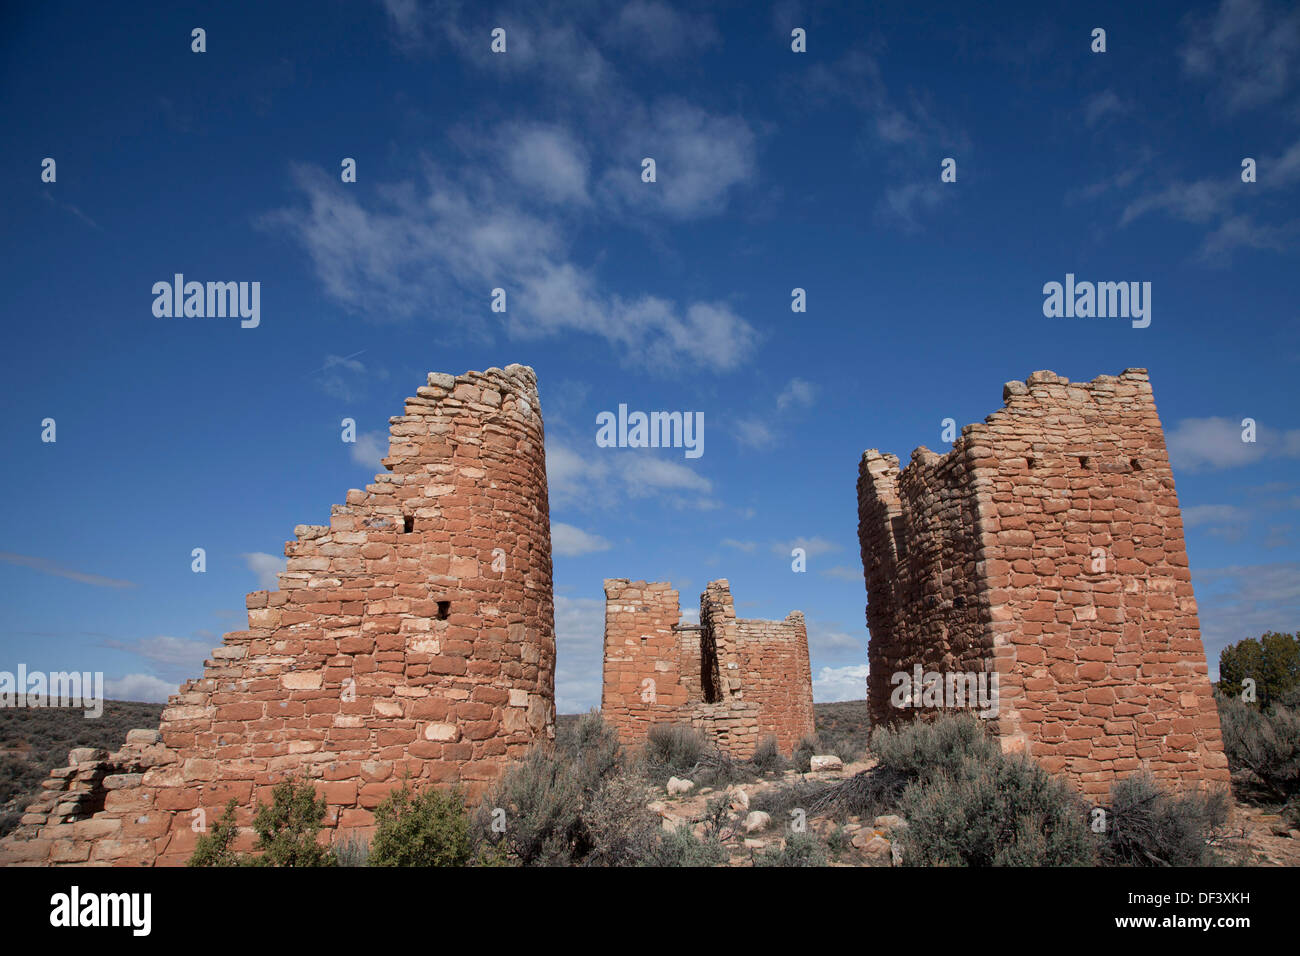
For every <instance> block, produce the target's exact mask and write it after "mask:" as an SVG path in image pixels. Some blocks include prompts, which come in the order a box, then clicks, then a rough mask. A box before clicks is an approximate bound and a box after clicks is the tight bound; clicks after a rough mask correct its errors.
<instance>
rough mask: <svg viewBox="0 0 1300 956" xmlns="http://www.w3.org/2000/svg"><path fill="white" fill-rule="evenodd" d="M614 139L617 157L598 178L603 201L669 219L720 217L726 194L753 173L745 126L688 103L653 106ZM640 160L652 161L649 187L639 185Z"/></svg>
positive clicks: (750, 144) (751, 141) (752, 139)
mask: <svg viewBox="0 0 1300 956" xmlns="http://www.w3.org/2000/svg"><path fill="white" fill-rule="evenodd" d="M619 136H620V139H621V141H622V143H623V146H622V149H621V150H620V154H619V156H618V157H616V161H615V163H614V164H613V165H611V166H610V167H609V168H608V169H607V170H606V172H605V174H604V176H602V179H601V184H602V187H603V189H604V191H605V192H606V194H607V196H608V197H609V198H611V199H612V200H615V201H617V202H619V203H620V204H623V205H626V206H628V207H630V208H633V209H649V210H652V211H657V212H660V213H663V214H665V215H667V216H669V217H670V218H673V219H680V220H685V219H695V218H698V217H701V216H707V215H713V214H715V213H718V212H720V211H721V210H722V209H723V207H724V206H725V205H726V200H727V198H728V194H729V193H730V192H731V191H732V190H733V189H734V188H736V187H738V186H741V185H743V184H745V183H748V182H750V181H751V180H752V179H753V178H754V175H755V171H756V168H757V159H756V148H755V147H756V140H755V136H754V133H753V131H752V130H751V129H750V128H749V124H748V123H746V122H745V121H744V120H743V119H741V118H740V117H737V116H718V115H714V114H712V113H707V112H705V111H704V110H702V109H700V108H699V107H697V106H693V105H691V104H689V103H683V102H677V101H669V102H663V103H659V104H656V105H655V106H654V107H653V108H652V109H650V110H646V111H642V112H640V115H639V116H638V117H637V118H636V119H634V120H633V121H631V122H629V124H628V126H627V128H626V129H624V130H623V131H622V132H621V133H620V134H619ZM646 157H649V158H651V159H653V160H654V161H655V177H656V181H655V182H653V183H646V182H642V180H641V173H642V165H641V164H642V160H643V159H645V158H646Z"/></svg>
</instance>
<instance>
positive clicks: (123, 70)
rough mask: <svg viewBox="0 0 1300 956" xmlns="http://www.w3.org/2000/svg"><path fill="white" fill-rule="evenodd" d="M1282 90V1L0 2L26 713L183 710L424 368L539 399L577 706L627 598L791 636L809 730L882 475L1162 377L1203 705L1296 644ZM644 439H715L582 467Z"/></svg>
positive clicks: (832, 678) (1289, 256) (848, 650)
mask: <svg viewBox="0 0 1300 956" xmlns="http://www.w3.org/2000/svg"><path fill="white" fill-rule="evenodd" d="M196 27H201V28H203V29H204V30H206V46H207V50H206V52H204V53H195V52H192V51H191V30H192V29H194V28H196ZM494 27H502V28H504V29H505V30H506V52H505V53H504V54H493V53H492V52H491V50H490V48H489V47H490V43H491V31H492V30H493V28H494ZM796 27H798V28H802V29H804V30H806V35H807V52H806V53H802V54H801V53H795V52H793V51H792V50H791V30H792V29H794V28H796ZM1095 27H1101V28H1104V29H1105V30H1106V38H1107V50H1106V52H1105V53H1093V52H1092V51H1091V49H1090V45H1091V42H1092V39H1091V34H1092V30H1093V29H1094V28H1095ZM1298 64H1300V11H1297V9H1296V8H1294V7H1292V6H1288V5H1284V4H1280V3H1268V2H1263V0H1259V2H1254V0H1225V2H1222V3H1218V4H1215V3H1202V4H1191V5H1189V4H1185V3H1164V4H1162V3H1150V4H1139V5H1135V4H1105V5H1090V9H1087V10H1085V9H1083V5H1080V4H1059V5H1058V4H1041V3H1035V4H1024V5H1015V4H1011V5H998V9H996V10H987V9H984V5H972V4H965V3H952V4H930V3H883V4H871V5H865V4H845V5H843V6H836V7H832V6H824V5H817V6H813V5H811V4H809V5H800V4H797V3H777V4H775V5H773V6H770V7H763V6H760V5H751V4H741V3H719V4H708V5H694V4H693V5H691V6H690V7H685V6H680V7H675V6H670V5H668V4H667V3H662V2H658V0H633V2H630V3H615V4H609V3H568V4H559V5H557V4H550V3H546V2H539V3H528V4H521V5H518V6H513V7H512V6H500V5H497V4H492V3H482V4H478V3H475V4H464V5H455V4H421V3H416V2H413V0H384V2H348V3H344V2H338V0H319V2H313V3H310V4H306V3H304V4H289V3H283V4H280V3H277V4H264V3H251V2H224V3H221V4H212V5H206V4H195V3H176V4H167V5H159V7H158V9H156V10H154V11H152V12H143V11H140V12H135V11H133V12H130V13H123V12H121V11H118V10H110V9H109V8H107V7H105V6H104V5H102V4H54V3H46V4H35V3H32V4H26V5H8V6H7V7H6V9H5V12H4V13H3V14H0V113H2V115H4V117H5V123H4V124H3V127H2V128H0V144H2V145H3V148H0V164H2V165H0V170H2V173H3V175H2V176H0V217H3V230H2V231H0V235H2V236H3V239H2V241H3V256H0V279H2V281H3V288H4V295H3V299H0V301H2V302H3V307H4V324H5V332H6V342H5V346H6V347H5V348H4V349H3V353H2V355H3V357H2V358H0V361H2V362H3V370H4V382H5V391H6V398H5V409H6V414H4V415H3V416H0V441H2V442H3V444H2V445H0V447H2V448H3V450H4V451H3V456H0V494H2V495H3V500H4V501H5V502H6V520H5V525H4V532H3V536H2V537H0V596H2V598H3V601H2V602H0V606H2V607H3V612H0V669H4V670H13V669H15V668H16V666H17V664H18V663H20V662H21V663H24V664H26V665H27V667H28V668H29V670H65V669H78V670H102V671H104V672H105V673H106V675H107V676H108V678H109V685H108V686H109V693H110V696H118V697H130V698H134V699H163V698H164V697H165V695H166V693H168V692H169V691H171V690H174V688H175V686H176V684H177V683H179V682H180V681H181V680H183V679H184V678H186V677H189V676H197V675H198V673H199V672H200V669H201V665H202V661H203V659H204V657H205V656H206V655H207V653H208V651H209V649H210V648H211V647H212V646H214V645H215V644H218V643H220V639H221V634H222V633H224V632H226V631H230V630H238V629H240V628H241V627H242V626H243V616H244V615H243V610H242V608H243V595H244V593H245V592H247V591H250V590H255V589H257V588H258V587H260V586H265V585H266V583H267V582H268V580H272V578H271V575H273V573H274V569H275V568H276V567H277V566H278V562H280V561H282V558H281V557H280V555H281V554H282V547H283V542H284V541H285V540H286V539H287V538H291V537H292V530H293V527H294V525H296V524H312V523H324V522H326V521H327V520H328V516H329V509H330V505H331V504H332V503H335V502H341V501H343V499H344V497H345V494H346V491H347V489H349V488H359V487H362V486H363V485H365V484H366V483H367V482H368V481H370V480H371V479H372V477H373V475H374V474H375V473H376V471H378V470H381V469H380V468H379V466H378V464H377V460H378V458H379V457H380V455H381V454H382V450H381V446H382V444H383V442H382V436H383V435H384V434H385V430H386V427H387V418H388V416H389V415H393V414H398V413H400V411H401V402H402V399H403V398H404V397H405V396H407V395H410V394H413V393H414V389H415V388H416V387H417V386H418V385H419V384H421V383H422V382H423V380H424V375H425V373H426V372H428V371H444V372H452V373H460V372H463V371H465V370H467V369H482V368H486V367H489V366H493V365H498V366H504V365H506V364H508V363H510V362H521V363H525V364H529V365H532V366H534V367H535V368H536V369H537V372H538V376H539V379H540V383H541V384H540V388H541V397H542V407H543V414H544V416H545V420H546V427H547V439H548V459H549V470H550V489H551V517H552V522H553V529H554V541H555V552H556V553H555V588H556V623H557V630H558V640H559V666H558V673H557V698H558V701H557V702H558V706H559V708H560V710H561V711H562V712H573V711H577V710H581V709H585V708H587V707H589V706H592V705H594V704H596V703H598V700H599V687H600V642H601V636H600V635H601V628H602V623H603V596H602V590H601V581H602V579H603V578H606V577H629V578H634V579H635V578H646V579H650V580H669V581H671V582H672V583H673V584H674V585H675V586H676V587H677V588H678V589H679V590H680V591H681V592H682V594H683V604H684V605H685V606H686V607H687V608H691V607H692V606H694V604H695V603H696V600H697V597H698V594H699V592H700V591H701V590H702V589H703V587H704V585H705V584H706V583H707V582H708V581H709V580H712V579H716V578H720V577H726V578H728V579H730V581H731V583H732V589H733V592H734V594H735V596H736V600H737V609H738V612H739V613H740V614H741V615H742V616H747V617H775V618H779V617H782V616H784V615H785V613H786V612H787V611H789V610H791V609H794V608H798V609H801V610H803V611H804V612H805V614H806V615H807V618H808V623H809V629H810V640H811V648H812V659H813V672H814V678H815V679H816V683H815V690H816V695H817V698H818V699H819V700H832V699H848V698H859V697H862V696H864V693H863V677H864V674H865V659H866V640H867V631H866V627H865V622H864V615H863V608H864V604H865V599H866V595H865V590H864V586H863V582H862V573H861V570H862V569H861V563H860V559H859V556H858V545H857V539H856V527H857V515H856V502H855V491H854V483H855V481H856V475H857V462H858V459H859V457H860V455H861V453H862V451H863V450H864V449H865V448H868V447H879V448H881V449H883V450H886V451H891V452H893V453H895V454H898V455H899V456H900V457H903V458H904V459H905V458H906V457H907V456H908V455H909V454H910V452H911V450H912V449H913V448H914V447H915V446H917V445H921V444H924V445H927V446H928V447H930V448H932V449H935V450H937V451H943V450H946V448H947V447H948V445H947V443H946V442H944V441H942V438H941V434H940V430H941V427H942V426H941V423H942V421H943V420H944V419H945V418H953V419H955V420H956V422H957V424H958V426H961V425H964V424H966V423H969V422H973V421H978V420H980V419H982V418H983V417H984V416H986V415H988V414H990V413H992V412H993V411H995V410H997V409H998V408H999V407H1000V406H1001V388H1002V383H1003V382H1005V381H1007V380H1009V379H1024V378H1025V377H1026V376H1027V375H1028V374H1029V373H1030V372H1032V371H1034V370H1036V369H1052V370H1054V371H1056V372H1057V373H1059V374H1061V375H1065V376H1068V377H1069V378H1071V379H1075V380H1085V379H1091V378H1093V377H1095V376H1096V375H1099V374H1115V373H1118V372H1119V371H1120V370H1122V369H1124V368H1126V367H1131V366H1140V367H1146V368H1149V369H1150V370H1151V377H1152V382H1153V386H1154V389H1155V395H1156V400H1157V404H1158V406H1159V410H1160V414H1161V418H1162V420H1163V422H1164V424H1165V428H1166V432H1167V436H1168V440H1169V444H1170V448H1171V452H1172V454H1173V460H1174V468H1175V476H1176V479H1177V483H1178V492H1179V496H1180V500H1181V502H1182V504H1183V507H1184V510H1185V518H1186V522H1187V526H1188V530H1187V537H1188V550H1189V555H1190V561H1191V566H1192V568H1193V572H1194V575H1195V582H1196V588H1197V597H1198V600H1199V602H1200V605H1201V612H1202V626H1203V631H1204V636H1205V643H1206V647H1207V653H1208V656H1209V658H1210V662H1211V669H1212V671H1213V670H1214V668H1215V667H1216V665H1217V659H1218V652H1219V650H1220V648H1222V646H1223V645H1224V644H1225V643H1227V642H1231V641H1235V640H1238V639H1240V638H1243V637H1247V636H1255V635H1258V634H1260V633H1261V632H1262V631H1264V630H1266V629H1285V630H1294V629H1296V628H1297V627H1298V626H1300V621H1298V620H1297V612H1298V611H1300V550H1298V549H1297V536H1296V532H1297V528H1298V527H1300V510H1298V509H1300V479H1297V477H1296V466H1297V462H1298V461H1300V413H1298V410H1297V402H1296V383H1295V376H1296V371H1297V368H1298V367H1300V364H1298V363H1300V313H1298V312H1297V306H1296V301H1297V276H1298V275H1300V269H1297V250H1298V248H1300V212H1298V210H1297V188H1298V186H1300V79H1298V78H1297V70H1298V69H1300V66H1298ZM46 157H50V158H53V159H54V160H55V161H56V163H57V166H56V174H57V176H56V180H55V182H52V183H49V182H43V181H42V177H41V171H42V160H43V159H44V158H46ZM344 157H351V158H354V159H355V160H356V163H357V181H356V182H355V183H343V182H341V178H340V163H341V161H342V160H343V158H344ZM645 157H652V158H654V159H655V161H656V181H655V182H654V183H646V182H643V181H642V179H641V169H642V159H643V158H645ZM945 157H952V158H953V159H955V160H956V162H957V181H956V182H952V183H941V182H940V163H941V161H942V160H943V159H944V158H945ZM1245 157H1251V158H1253V159H1255V160H1256V163H1257V170H1258V173H1257V176H1258V178H1257V181H1256V182H1254V183H1243V182H1242V181H1241V163H1242V160H1243V158H1245ZM178 272H179V273H183V274H185V275H186V277H187V278H189V279H194V280H199V281H257V282H260V283H261V315H260V324H259V325H258V327H257V328H250V329H245V328H241V327H240V324H239V322H238V320H236V319H229V318H159V317H155V316H154V314H153V312H152V305H153V295H152V293H151V289H152V286H153V284H154V283H155V282H158V281H170V279H171V277H172V276H173V274H174V273H178ZM1066 273H1074V274H1076V275H1077V276H1078V277H1079V279H1081V280H1083V279H1089V280H1094V281H1144V282H1150V283H1151V284H1152V314H1151V317H1152V321H1151V324H1150V326H1149V327H1148V328H1144V329H1137V328H1133V327H1132V326H1131V324H1130V323H1129V322H1128V321H1126V320H1123V319H1078V318H1068V319H1067V318H1046V317H1045V316H1044V314H1043V308H1042V306H1043V293H1042V287H1043V285H1044V283H1047V282H1051V281H1058V282H1060V281H1063V280H1064V277H1065V275H1066ZM497 287H501V288H504V289H506V290H507V311H506V313H504V314H500V313H494V312H492V311H491V309H490V307H489V306H490V298H491V290H492V289H493V288H497ZM796 287H797V288H802V289H804V290H806V295H807V311H806V312H805V313H795V312H792V310H791V290H792V289H794V288H796ZM620 403H623V404H626V405H627V406H628V407H629V409H633V410H636V409H640V410H646V411H650V410H679V411H689V412H702V413H703V415H704V420H705V432H704V439H705V446H704V454H703V455H702V456H701V457H699V458H694V459H687V458H686V457H685V456H684V454H683V451H682V450H681V449H657V450H645V451H643V450H636V449H615V448H598V447H597V446H596V444H595V433H596V427H595V419H596V415H597V414H598V413H600V412H602V411H616V410H617V408H618V406H619V404H620ZM344 417H352V418H354V419H355V420H356V422H357V427H358V430H359V432H360V433H361V439H360V440H359V441H358V442H357V443H356V444H355V445H349V444H345V443H343V442H342V441H341V440H340V421H341V419H343V418H344ZM1245 417H1251V418H1254V419H1255V420H1256V422H1257V423H1258V435H1257V438H1258V440H1257V441H1256V442H1255V443H1253V444H1247V443H1243V442H1242V441H1241V437H1240V433H1241V429H1240V422H1241V420H1242V419H1243V418H1245ZM46 418H53V419H54V420H55V422H56V427H57V441H56V442H54V443H46V442H42V441H41V422H42V420H43V419H46ZM377 439H378V440H377ZM796 545H802V546H804V547H805V548H806V550H807V554H808V568H807V571H806V572H805V573H794V572H793V571H792V570H791V557H790V550H791V548H792V547H794V546H796ZM196 547H203V548H205V549H206V552H207V571H206V573H204V574H195V573H193V572H192V571H191V557H190V554H191V550H192V549H193V548H196Z"/></svg>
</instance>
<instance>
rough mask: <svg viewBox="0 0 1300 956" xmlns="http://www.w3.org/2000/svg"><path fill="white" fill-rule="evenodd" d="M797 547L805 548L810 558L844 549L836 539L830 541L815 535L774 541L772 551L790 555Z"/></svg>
mask: <svg viewBox="0 0 1300 956" xmlns="http://www.w3.org/2000/svg"><path fill="white" fill-rule="evenodd" d="M795 548H803V550H804V553H805V554H806V555H807V556H808V557H810V558H815V557H817V556H818V555H822V554H831V553H832V552H835V551H843V550H844V549H843V548H842V547H841V546H840V545H838V544H836V543H835V542H834V541H828V540H827V539H825V538H815V537H814V538H794V539H792V540H790V541H773V542H772V551H773V553H775V554H780V555H783V556H787V557H788V556H789V554H790V552H791V551H792V550H794V549H795Z"/></svg>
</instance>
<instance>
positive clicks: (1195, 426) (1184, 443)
mask: <svg viewBox="0 0 1300 956" xmlns="http://www.w3.org/2000/svg"><path fill="white" fill-rule="evenodd" d="M1241 421H1242V420H1241V419H1231V418H1223V417H1214V418H1184V419H1182V420H1181V421H1180V422H1178V424H1177V425H1175V426H1174V427H1173V428H1172V429H1170V430H1169V431H1168V432H1167V433H1166V434H1165V444H1166V445H1167V447H1168V449H1169V460H1170V462H1171V463H1172V464H1173V466H1174V467H1175V468H1186V469H1187V470H1188V471H1201V470H1207V469H1216V468H1238V467H1241V466H1243V465H1250V464H1254V463H1255V462H1258V461H1261V460H1262V459H1264V458H1268V457H1286V458H1296V457H1300V429H1290V430H1285V431H1284V430H1279V429H1276V428H1272V427H1269V426H1266V425H1263V424H1258V423H1257V424H1256V426H1255V440H1254V441H1253V442H1248V441H1243V440H1242V435H1243V432H1244V428H1243V426H1242V424H1241Z"/></svg>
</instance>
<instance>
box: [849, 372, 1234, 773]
mask: <svg viewBox="0 0 1300 956" xmlns="http://www.w3.org/2000/svg"><path fill="white" fill-rule="evenodd" d="M1004 399H1005V403H1006V407H1005V408H1004V409H1003V410H1002V411H999V412H997V413H995V414H993V415H990V416H989V417H988V418H987V419H985V421H984V422H983V423H982V424H974V425H968V426H966V428H965V429H963V431H962V435H961V437H960V438H959V439H958V440H957V442H956V443H955V444H954V446H953V449H952V450H951V451H950V452H949V453H948V454H947V455H945V456H942V457H939V456H937V455H935V454H933V453H932V452H929V451H927V450H925V449H918V451H917V452H916V453H914V454H913V456H912V462H911V464H910V465H909V466H908V468H906V469H904V470H903V471H902V472H901V473H899V472H898V471H897V459H894V458H892V456H885V455H881V454H880V453H879V452H876V451H874V450H872V451H868V452H867V453H866V454H864V456H863V459H862V463H861V466H860V469H859V481H858V500H859V537H860V542H861V546H862V555H863V567H864V573H865V576H866V583H867V590H868V607H867V620H868V625H869V627H870V629H871V643H870V645H869V650H868V655H869V661H870V670H871V676H870V678H869V690H868V699H869V705H870V709H871V715H872V719H873V721H875V722H879V723H885V722H888V721H890V720H894V719H898V718H900V717H903V716H910V715H913V714H915V711H910V710H909V711H901V712H900V711H899V710H898V709H896V708H893V707H891V706H890V703H889V691H890V683H889V679H890V676H891V675H892V674H893V673H895V672H896V671H905V670H908V669H909V667H910V665H912V664H915V663H919V664H921V665H922V666H923V667H924V668H925V669H927V670H935V671H941V672H942V671H954V670H956V671H966V670H982V671H987V670H995V671H996V672H997V674H998V676H999V681H1000V711H999V714H998V716H997V718H996V719H995V722H994V729H995V731H996V732H997V733H998V734H999V735H1000V736H1001V738H1002V742H1003V747H1004V749H1008V750H1020V751H1024V752H1027V753H1029V754H1030V755H1031V756H1032V757H1034V759H1036V760H1037V761H1038V762H1039V763H1041V764H1042V765H1043V766H1044V767H1045V768H1046V769H1048V770H1050V771H1054V772H1063V773H1065V774H1066V775H1068V776H1069V777H1070V778H1071V779H1072V780H1073V781H1074V782H1075V783H1076V784H1077V785H1078V787H1079V788H1080V789H1081V790H1082V791H1083V792H1084V793H1086V794H1089V795H1095V796H1101V795H1103V794H1105V793H1106V791H1107V790H1108V788H1109V786H1110V784H1111V783H1112V782H1113V781H1114V780H1115V779H1116V778H1117V777H1122V776H1126V775H1127V774H1128V773H1130V772H1132V771H1134V770H1137V769H1138V768H1139V767H1143V766H1145V767H1147V768H1148V769H1150V770H1151V771H1152V772H1153V773H1154V774H1155V775H1156V777H1157V778H1158V779H1161V780H1163V781H1164V782H1166V783H1169V784H1176V785H1181V786H1194V785H1202V784H1226V783H1227V782H1228V770H1227V761H1226V759H1225V758H1224V755H1223V748H1222V738H1221V734H1220V729H1219V721H1218V714H1217V711H1216V709H1215V706H1214V701H1213V696H1212V693H1211V689H1210V683H1209V679H1208V669H1207V667H1206V662H1205V653H1204V649H1203V648H1202V646H1201V640H1200V631H1199V623H1198V620H1197V613H1196V600H1195V597H1194V596H1193V593H1192V584H1191V574H1190V571H1189V569H1188V564H1187V554H1186V547H1185V544H1184V541H1183V526H1182V519H1181V516H1180V512H1179V508H1178V499H1177V495H1176V492H1175V490H1174V481H1173V473H1172V471H1171V469H1170V466H1169V459H1168V454H1167V452H1166V449H1165V443H1164V435H1163V432H1162V430H1161V427H1160V421H1159V417H1158V415H1157V413H1156V408H1155V403H1154V399H1153V397H1152V393H1151V386H1150V382H1149V380H1148V378H1147V373H1146V371H1145V370H1144V369H1128V370H1126V371H1125V372H1124V373H1122V374H1121V375H1119V376H1118V377H1116V376H1106V375H1103V376H1099V377H1098V378H1097V379H1095V380H1094V381H1092V382H1088V383H1083V384H1071V383H1070V382H1069V381H1068V380H1066V379H1064V378H1061V377H1059V376H1057V375H1055V374H1053V373H1051V372H1035V373H1034V374H1033V375H1031V376H1030V377H1029V379H1028V380H1027V381H1026V382H1023V383H1022V382H1011V383H1008V384H1007V386H1006V387H1005V389H1004Z"/></svg>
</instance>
